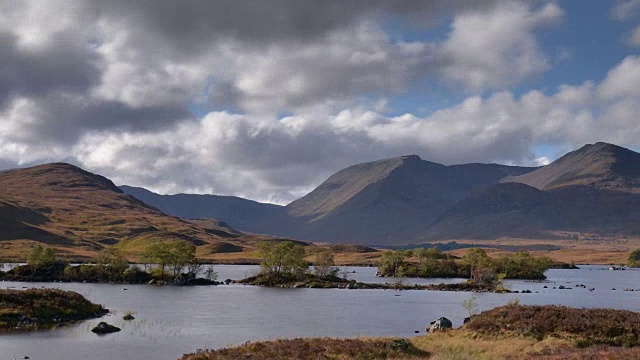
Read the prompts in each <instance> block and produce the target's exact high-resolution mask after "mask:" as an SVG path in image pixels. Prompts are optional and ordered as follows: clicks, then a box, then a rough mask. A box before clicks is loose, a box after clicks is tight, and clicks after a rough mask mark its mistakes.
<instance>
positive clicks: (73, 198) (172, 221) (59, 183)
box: [0, 163, 240, 251]
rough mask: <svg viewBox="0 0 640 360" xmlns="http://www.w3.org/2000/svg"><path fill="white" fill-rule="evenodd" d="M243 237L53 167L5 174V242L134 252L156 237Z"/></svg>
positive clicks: (213, 240)
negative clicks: (117, 248)
mask: <svg viewBox="0 0 640 360" xmlns="http://www.w3.org/2000/svg"><path fill="white" fill-rule="evenodd" d="M239 237H240V234H238V233H237V232H235V231H234V230H233V229H228V228H226V227H224V226H220V224H216V223H214V222H211V221H209V222H208V223H196V222H191V221H187V220H183V219H180V218H177V217H174V216H169V215H166V214H164V213H163V212H161V211H160V210H158V209H157V208H154V207H152V206H149V205H147V204H145V203H143V202H142V201H140V200H138V199H136V198H134V197H132V196H129V195H126V194H124V193H123V192H122V191H121V190H120V189H119V188H117V187H116V186H115V185H114V184H113V183H112V182H111V181H110V180H108V179H107V178H105V177H102V176H100V175H96V174H92V173H90V172H87V171H84V170H82V169H80V168H78V167H75V166H73V165H69V164H64V163H54V164H47V165H40V166H35V167H31V168H27V169H17V170H10V171H4V172H0V240H3V241H7V240H35V241H40V242H45V243H49V244H53V245H60V246H73V247H76V248H84V251H94V250H98V249H100V248H102V247H104V246H105V245H113V244H118V245H119V246H122V247H125V248H127V249H132V250H135V249H137V248H138V247H140V246H144V245H146V244H147V243H148V241H151V240H156V239H163V240H164V239H183V240H188V241H191V242H193V243H195V244H196V245H205V244H217V243H220V242H223V240H224V242H229V241H231V242H233V241H235V239H236V238H239Z"/></svg>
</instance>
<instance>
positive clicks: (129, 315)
mask: <svg viewBox="0 0 640 360" xmlns="http://www.w3.org/2000/svg"><path fill="white" fill-rule="evenodd" d="M135 319H136V318H135V317H133V315H131V314H126V315H125V316H123V317H122V320H135Z"/></svg>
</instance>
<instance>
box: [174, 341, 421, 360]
mask: <svg viewBox="0 0 640 360" xmlns="http://www.w3.org/2000/svg"><path fill="white" fill-rule="evenodd" d="M427 358H429V353H428V352H425V351H422V350H419V349H418V348H416V347H415V346H414V345H413V344H412V343H411V342H409V341H408V340H404V339H376V340H361V339H332V338H319V339H291V340H275V341H264V342H256V343H247V344H245V345H242V346H237V347H232V348H226V349H220V350H205V351H199V352H196V353H194V354H187V355H184V356H183V357H182V358H181V359H180V360H239V359H251V360H279V359H298V360H316V359H317V360H320V359H336V360H337V359H345V360H346V359H362V360H365V359H371V360H373V359H427Z"/></svg>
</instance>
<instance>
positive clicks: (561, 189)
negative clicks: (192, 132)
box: [0, 143, 640, 251]
mask: <svg viewBox="0 0 640 360" xmlns="http://www.w3.org/2000/svg"><path fill="white" fill-rule="evenodd" d="M167 214H169V215H167ZM186 219H190V220H186ZM251 233H254V234H251ZM260 234H268V235H273V236H280V237H288V238H296V239H301V240H310V241H323V242H334V243H357V244H366V245H402V244H407V243H418V242H423V241H430V240H464V239H470V240H488V239H499V238H505V237H506V238H524V239H561V238H585V237H607V238H613V237H625V236H626V237H640V154H638V153H636V152H634V151H631V150H629V149H625V148H622V147H619V146H616V145H611V144H606V143H596V144H592V145H586V146H584V147H582V148H580V149H578V150H576V151H573V152H570V153H568V154H566V155H565V156H563V157H561V158H559V159H558V160H556V161H554V162H553V163H551V164H549V165H547V166H544V167H539V168H534V167H517V166H506V165H498V164H464V165H452V166H445V165H441V164H437V163H433V162H429V161H425V160H422V159H420V158H419V157H418V156H415V155H411V156H403V157H398V158H392V159H386V160H380V161H374V162H370V163H364V164H358V165H354V166H351V167H348V168H346V169H344V170H341V171H339V172H337V173H336V174H334V175H332V176H331V177H329V178H328V179H327V180H326V181H325V182H323V183H322V184H320V185H319V186H318V187H317V188H316V189H315V190H313V191H312V192H310V193H309V194H307V195H306V196H304V197H302V198H300V199H298V200H296V201H294V202H292V203H290V204H288V205H287V206H279V205H273V204H265V203H259V202H255V201H251V200H247V199H242V198H238V197H231V196H217V195H189V194H178V195H159V194H155V193H153V192H150V191H148V190H145V189H142V188H135V187H129V186H121V187H120V188H118V187H116V186H115V185H114V184H113V183H112V182H111V181H110V180H108V179H106V178H104V177H102V176H99V175H95V174H91V173H89V172H86V171H84V170H82V169H79V168H77V167H75V166H72V165H69V164H63V163H55V164H47V165H41V166H36V167H32V168H28V169H18V170H10V171H4V172H0V241H3V240H37V241H43V242H48V243H51V244H60V245H69V246H77V245H79V246H81V247H85V248H87V249H93V250H95V249H99V248H101V247H103V246H107V245H111V244H118V246H121V247H123V248H126V249H134V250H135V249H137V248H142V247H144V246H146V244H148V242H149V241H153V240H154V239H159V238H163V239H185V240H189V241H192V242H194V243H196V244H198V245H202V246H204V247H205V248H211V249H210V250H211V251H218V250H220V249H225V251H230V250H229V249H231V250H233V251H240V250H242V249H244V248H246V247H247V246H248V247H249V248H254V246H255V240H256V239H261V238H264V237H262V235H260ZM0 244H2V243H0ZM199 251H206V250H199Z"/></svg>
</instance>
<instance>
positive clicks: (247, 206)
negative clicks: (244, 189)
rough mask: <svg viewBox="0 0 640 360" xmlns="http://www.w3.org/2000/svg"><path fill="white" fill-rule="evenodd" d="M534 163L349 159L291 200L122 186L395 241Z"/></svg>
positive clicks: (187, 213) (249, 217)
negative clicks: (280, 201)
mask: <svg viewBox="0 0 640 360" xmlns="http://www.w3.org/2000/svg"><path fill="white" fill-rule="evenodd" d="M535 169H536V168H524V167H515V166H505V165H497V164H466V165H454V166H445V165H442V164H437V163H433V162H429V161H425V160H422V159H420V157H418V156H416V155H410V156H403V157H397V158H392V159H386V160H379V161H374V162H369V163H364V164H358V165H354V166H351V167H348V168H346V169H344V170H341V171H339V172H337V173H336V174H334V175H332V176H331V177H329V178H328V179H327V180H326V181H325V182H323V183H322V184H320V185H319V186H318V187H317V188H316V189H315V190H313V191H312V192H311V193H309V194H308V195H306V196H304V197H302V198H301V199H298V200H296V201H294V202H292V203H290V204H289V205H287V206H286V207H281V206H276V205H270V204H262V203H257V202H254V201H249V200H245V199H240V198H236V197H225V196H215V195H185V194H179V195H158V194H154V193H151V192H149V191H147V190H144V189H140V188H132V187H127V186H122V187H121V189H123V191H124V192H125V193H128V194H130V195H133V196H136V197H138V198H139V199H140V200H142V201H144V202H147V203H149V204H151V205H153V206H156V207H158V208H159V209H161V210H163V211H165V212H167V213H169V214H172V215H177V216H182V217H189V218H200V217H209V216H211V217H216V218H218V219H221V220H223V221H225V222H226V223H228V224H229V225H230V226H232V227H234V228H238V229H241V230H245V231H250V232H257V233H265V234H271V235H278V236H287V237H295V238H298V239H304V240H312V241H327V242H342V243H360V244H394V243H395V244H398V243H406V242H408V241H411V240H414V239H415V238H417V237H419V236H421V235H423V234H424V233H425V232H426V230H427V229H428V227H429V225H430V223H431V222H432V221H433V220H435V219H436V218H437V217H438V216H439V215H440V214H442V213H443V212H444V211H446V210H447V209H448V208H450V207H451V206H452V205H454V204H455V203H456V202H457V201H458V200H460V199H462V198H464V197H465V196H466V195H467V194H469V193H471V192H472V191H474V190H477V189H479V188H482V187H485V186H488V185H491V184H497V183H499V182H500V180H502V179H503V178H505V177H508V176H516V175H521V174H524V173H527V172H530V171H533V170H535Z"/></svg>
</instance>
